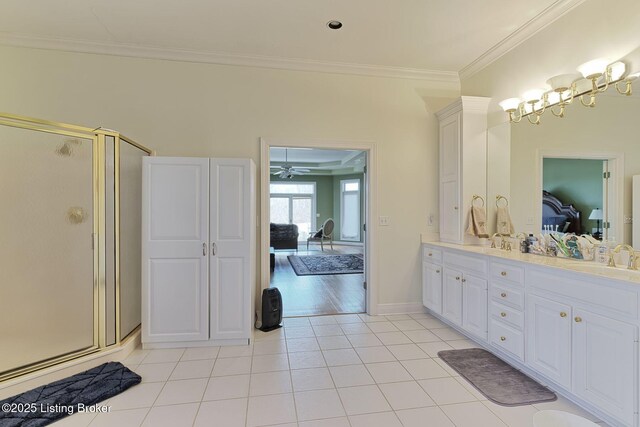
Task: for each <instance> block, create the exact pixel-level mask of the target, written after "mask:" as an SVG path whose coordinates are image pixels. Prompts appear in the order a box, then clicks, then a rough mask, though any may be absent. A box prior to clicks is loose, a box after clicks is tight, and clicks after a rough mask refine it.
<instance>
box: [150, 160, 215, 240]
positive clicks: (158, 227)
mask: <svg viewBox="0 0 640 427" xmlns="http://www.w3.org/2000/svg"><path fill="white" fill-rule="evenodd" d="M204 172H206V170H205V171H204ZM202 173H203V170H202V168H201V167H194V166H193V165H189V164H187V165H184V164H175V165H172V164H160V165H154V164H151V165H150V167H149V175H150V176H149V179H150V181H151V182H153V185H152V187H151V189H150V190H151V191H150V193H149V209H150V211H151V212H154V213H155V212H162V214H161V215H152V216H151V218H150V219H149V227H150V230H149V239H150V240H194V239H195V240H201V236H202V234H203V233H202V231H203V230H202V225H203V222H202V218H201V216H200V215H201V212H202V206H201V204H202V203H205V204H206V199H205V200H202V193H203V191H202V190H203V189H202V188H201V184H202V181H203V176H202ZM205 179H206V177H205Z"/></svg>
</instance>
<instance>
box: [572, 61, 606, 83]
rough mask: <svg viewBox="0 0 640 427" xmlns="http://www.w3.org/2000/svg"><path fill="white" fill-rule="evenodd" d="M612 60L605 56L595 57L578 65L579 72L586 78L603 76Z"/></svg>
mask: <svg viewBox="0 0 640 427" xmlns="http://www.w3.org/2000/svg"><path fill="white" fill-rule="evenodd" d="M610 63H611V61H609V60H608V59H605V58H598V59H594V60H592V61H589V62H585V63H584V64H582V65H580V66H579V67H578V72H579V73H580V74H582V76H583V77H584V78H585V79H589V80H592V79H597V78H599V77H601V76H602V75H603V74H604V73H605V72H606V71H607V65H609V64H610Z"/></svg>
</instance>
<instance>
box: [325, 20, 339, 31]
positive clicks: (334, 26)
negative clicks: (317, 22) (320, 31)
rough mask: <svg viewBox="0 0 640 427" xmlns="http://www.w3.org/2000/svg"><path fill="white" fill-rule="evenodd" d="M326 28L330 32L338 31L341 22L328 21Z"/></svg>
mask: <svg viewBox="0 0 640 427" xmlns="http://www.w3.org/2000/svg"><path fill="white" fill-rule="evenodd" d="M327 27H329V28H331V29H332V30H339V29H340V28H342V22H340V21H329V22H327Z"/></svg>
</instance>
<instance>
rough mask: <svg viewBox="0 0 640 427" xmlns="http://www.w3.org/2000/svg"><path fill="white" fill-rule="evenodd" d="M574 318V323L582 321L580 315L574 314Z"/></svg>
mask: <svg viewBox="0 0 640 427" xmlns="http://www.w3.org/2000/svg"><path fill="white" fill-rule="evenodd" d="M574 320H575V321H576V323H580V322H582V317H580V316H576V318H575V319H574Z"/></svg>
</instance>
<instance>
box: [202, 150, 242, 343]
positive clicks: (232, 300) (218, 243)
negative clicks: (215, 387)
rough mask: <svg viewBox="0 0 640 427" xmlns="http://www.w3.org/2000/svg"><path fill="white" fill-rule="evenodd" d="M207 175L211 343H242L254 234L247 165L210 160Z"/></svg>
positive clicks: (228, 160)
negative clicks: (226, 341)
mask: <svg viewBox="0 0 640 427" xmlns="http://www.w3.org/2000/svg"><path fill="white" fill-rule="evenodd" d="M210 169H211V176H210V184H209V185H210V188H211V190H210V203H211V205H210V208H209V210H210V212H211V219H210V225H209V230H210V240H211V244H212V252H211V256H210V257H209V259H210V276H209V277H210V287H211V338H213V339H239V338H245V337H247V336H248V334H249V331H250V328H251V325H250V323H251V319H252V318H253V316H252V314H251V313H250V311H251V309H250V304H251V298H252V296H251V295H248V294H247V293H248V292H249V291H248V289H250V288H251V285H250V280H251V279H250V278H249V271H250V268H251V266H250V252H251V250H252V246H251V232H252V231H253V230H251V227H252V224H253V221H252V216H251V212H250V209H248V207H249V206H250V204H251V197H252V195H251V192H250V191H248V189H249V185H250V180H251V167H250V160H248V159H211V166H210ZM214 248H215V251H214V250H213V249H214Z"/></svg>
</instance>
